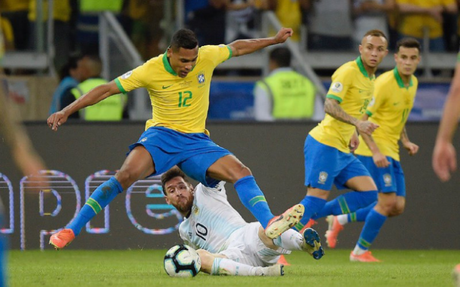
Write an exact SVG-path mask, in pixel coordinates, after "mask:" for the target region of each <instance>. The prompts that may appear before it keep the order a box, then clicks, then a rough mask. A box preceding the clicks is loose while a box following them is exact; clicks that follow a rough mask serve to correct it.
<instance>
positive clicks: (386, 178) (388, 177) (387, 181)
mask: <svg viewBox="0 0 460 287" xmlns="http://www.w3.org/2000/svg"><path fill="white" fill-rule="evenodd" d="M383 182H384V183H385V186H391V184H392V182H391V175H390V174H388V173H385V174H384V175H383Z"/></svg>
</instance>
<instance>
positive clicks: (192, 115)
mask: <svg viewBox="0 0 460 287" xmlns="http://www.w3.org/2000/svg"><path fill="white" fill-rule="evenodd" d="M231 57H232V50H231V48H230V47H229V46H227V45H219V46H214V45H212V46H211V45H209V46H203V47H200V48H199V50H198V58H197V61H196V65H195V66H194V68H193V70H192V71H190V72H189V73H188V75H187V76H186V77H185V78H181V77H179V76H178V75H177V74H176V73H175V72H174V70H173V69H172V67H171V65H170V64H169V61H168V57H167V55H166V53H164V54H161V55H159V56H157V57H155V58H152V59H150V60H149V61H147V62H146V63H144V64H143V65H142V66H139V67H137V68H136V69H134V70H132V71H129V72H127V73H125V74H124V75H122V76H120V77H118V78H116V79H115V83H116V84H117V86H118V88H119V89H120V91H121V92H123V93H127V92H129V91H132V90H134V89H137V88H141V87H142V88H145V89H147V91H148V93H149V96H150V101H151V103H152V119H150V120H148V121H147V122H146V125H145V129H148V128H150V127H153V126H160V127H166V128H169V129H173V130H176V131H178V132H182V133H206V134H209V132H208V131H207V130H206V118H207V114H208V108H209V90H210V87H211V77H212V74H213V71H214V69H215V68H216V67H217V65H219V64H221V63H222V62H224V61H226V60H228V59H230V58H231Z"/></svg>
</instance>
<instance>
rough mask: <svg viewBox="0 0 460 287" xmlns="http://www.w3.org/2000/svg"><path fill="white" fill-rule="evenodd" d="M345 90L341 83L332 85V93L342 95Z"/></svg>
mask: <svg viewBox="0 0 460 287" xmlns="http://www.w3.org/2000/svg"><path fill="white" fill-rule="evenodd" d="M342 90H343V85H342V83H341V82H334V83H332V84H331V91H333V92H334V93H340V92H341V91H342Z"/></svg>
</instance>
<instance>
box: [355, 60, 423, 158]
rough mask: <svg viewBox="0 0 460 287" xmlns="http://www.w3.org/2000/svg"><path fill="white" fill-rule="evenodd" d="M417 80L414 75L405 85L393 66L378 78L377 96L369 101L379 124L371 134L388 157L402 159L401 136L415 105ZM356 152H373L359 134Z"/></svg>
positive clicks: (370, 113)
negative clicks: (400, 149)
mask: <svg viewBox="0 0 460 287" xmlns="http://www.w3.org/2000/svg"><path fill="white" fill-rule="evenodd" d="M417 87H418V80H417V78H416V77H415V76H412V77H411V80H410V84H409V86H408V87H406V86H405V85H404V83H403V81H402V79H401V76H400V75H399V73H398V70H397V69H396V68H394V70H392V71H388V72H386V73H383V74H382V75H381V76H379V77H378V78H377V80H376V81H375V93H374V94H375V96H374V100H373V101H372V103H370V104H369V106H368V108H367V111H366V113H367V114H368V115H369V116H370V118H369V120H370V121H371V122H373V123H376V124H378V125H379V126H380V127H379V128H377V129H376V130H375V131H374V133H373V134H372V137H373V138H374V141H375V143H376V144H377V146H378V148H379V150H380V151H381V152H382V153H383V154H384V155H386V156H389V157H391V158H393V159H394V160H397V161H399V144H398V141H399V138H400V137H401V132H402V130H403V128H404V126H405V124H406V121H407V118H408V117H409V114H410V111H411V110H412V107H413V106H414V99H415V94H416V92H417ZM355 154H360V155H366V156H372V152H371V151H370V150H369V147H368V146H367V144H366V143H365V142H364V140H363V139H362V137H361V136H360V145H359V147H358V148H357V149H356V151H355Z"/></svg>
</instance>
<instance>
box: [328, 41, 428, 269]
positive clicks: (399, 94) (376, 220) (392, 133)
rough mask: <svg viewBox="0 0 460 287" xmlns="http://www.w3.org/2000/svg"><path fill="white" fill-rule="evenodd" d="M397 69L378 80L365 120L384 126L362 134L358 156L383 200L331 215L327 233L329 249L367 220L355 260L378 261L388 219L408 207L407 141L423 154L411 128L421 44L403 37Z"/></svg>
mask: <svg viewBox="0 0 460 287" xmlns="http://www.w3.org/2000/svg"><path fill="white" fill-rule="evenodd" d="M394 59H395V62H396V67H395V68H394V69H393V70H391V71H388V72H386V73H384V74H382V75H381V76H379V77H378V78H377V80H376V81H375V92H374V100H373V101H372V103H371V104H369V106H368V108H367V110H366V114H364V116H363V120H367V119H368V118H369V117H370V121H371V122H373V123H376V124H378V125H379V128H378V129H377V130H376V131H375V132H374V133H373V134H372V136H369V135H366V134H362V135H360V139H361V141H363V140H364V142H365V144H360V145H359V147H358V148H357V149H356V151H355V154H356V155H357V157H358V159H359V160H360V161H361V162H362V163H363V164H364V165H365V166H366V168H367V169H368V170H369V172H370V173H371V175H372V178H373V179H374V181H375V183H376V185H377V188H378V191H379V196H378V202H376V203H374V204H371V205H369V206H368V207H365V208H362V209H359V210H357V211H356V212H354V213H350V214H344V215H339V216H337V217H335V218H333V217H332V216H331V217H328V221H329V223H330V226H329V227H330V230H328V231H327V232H326V238H327V242H328V245H329V246H330V247H332V248H334V247H335V244H336V241H337V235H338V233H339V232H340V231H341V230H342V229H343V225H344V224H346V223H348V222H354V221H365V222H366V223H365V224H364V227H363V230H362V232H361V235H360V238H359V240H358V242H357V244H356V247H355V249H354V250H353V252H352V253H351V255H350V260H351V261H360V262H378V261H379V260H378V259H376V258H375V257H374V256H373V255H372V254H371V252H370V251H368V250H369V247H370V246H371V244H372V242H374V240H375V238H376V237H377V235H378V233H379V231H380V229H381V227H382V226H383V224H384V223H385V221H386V219H387V217H389V216H390V217H392V216H397V215H400V214H401V213H403V211H404V207H405V204H406V185H405V180H404V172H403V170H402V168H401V164H400V159H399V145H398V141H399V140H401V143H402V145H403V146H404V148H405V149H406V150H407V151H408V152H409V154H410V155H415V154H416V153H417V152H418V149H419V147H418V145H416V144H414V143H412V142H411V141H410V140H409V137H408V136H407V132H406V129H405V125H406V121H407V117H408V116H409V114H410V111H411V110H412V106H413V105H414V99H415V94H416V92H417V87H418V81H417V78H416V77H415V76H414V75H413V74H414V72H415V70H416V69H417V65H418V64H419V62H420V43H419V42H418V41H417V40H416V39H414V38H403V39H401V40H399V41H398V43H397V44H396V53H395V54H394Z"/></svg>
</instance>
